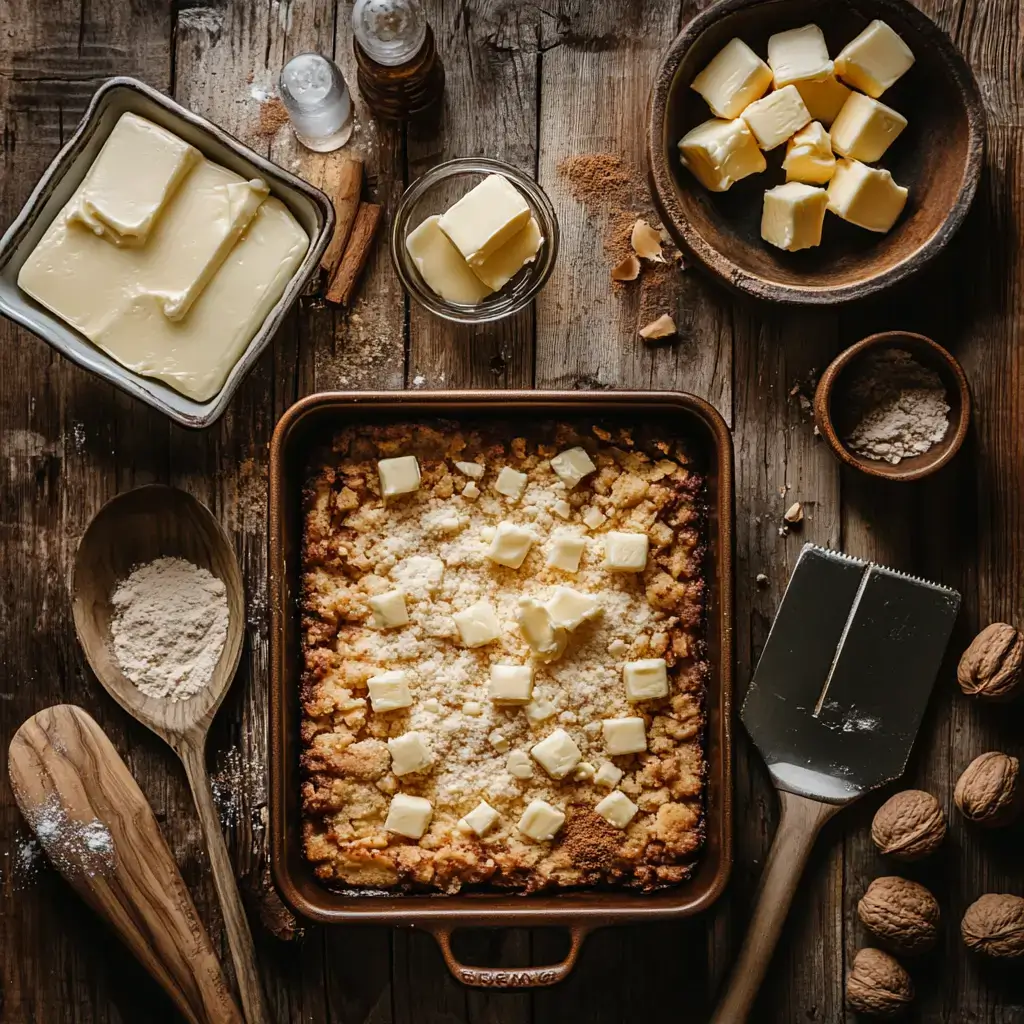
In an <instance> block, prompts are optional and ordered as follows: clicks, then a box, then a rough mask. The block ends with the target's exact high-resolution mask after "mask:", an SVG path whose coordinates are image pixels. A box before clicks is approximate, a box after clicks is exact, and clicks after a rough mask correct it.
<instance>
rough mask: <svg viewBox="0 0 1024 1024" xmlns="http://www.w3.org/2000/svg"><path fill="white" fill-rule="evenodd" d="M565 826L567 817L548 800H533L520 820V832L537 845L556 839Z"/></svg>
mask: <svg viewBox="0 0 1024 1024" xmlns="http://www.w3.org/2000/svg"><path fill="white" fill-rule="evenodd" d="M564 824H565V815H564V814H563V813H562V812H561V811H560V810H559V809H558V808H557V807H552V806H551V804H549V803H548V802H547V801H546V800H531V801H530V802H529V803H528V804H527V805H526V810H525V811H523V816H522V817H521V818H520V819H519V831H520V832H522V833H523V835H524V836H527V837H529V838H530V839H532V840H533V841H534V842H535V843H545V842H547V841H548V840H549V839H554V838H555V836H556V835H557V834H558V830H559V829H560V828H561V827H562V826H563V825H564Z"/></svg>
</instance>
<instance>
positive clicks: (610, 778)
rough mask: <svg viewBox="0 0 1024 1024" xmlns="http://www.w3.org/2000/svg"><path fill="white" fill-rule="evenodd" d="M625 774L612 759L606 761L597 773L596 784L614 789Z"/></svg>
mask: <svg viewBox="0 0 1024 1024" xmlns="http://www.w3.org/2000/svg"><path fill="white" fill-rule="evenodd" d="M625 774H626V773H625V772H624V771H623V770H622V769H621V768H616V767H615V765H613V764H612V763H611V761H605V762H604V764H602V765H601V767H600V768H598V769H597V774H596V775H595V776H594V785H595V786H604V787H605V789H614V788H615V787H616V786H617V785H618V784H619V780H620V779H621V778H622V776H623V775H625Z"/></svg>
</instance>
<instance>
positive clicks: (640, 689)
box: [622, 658, 668, 701]
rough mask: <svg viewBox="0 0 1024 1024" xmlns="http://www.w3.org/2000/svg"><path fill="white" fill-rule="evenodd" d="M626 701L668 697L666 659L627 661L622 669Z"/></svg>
mask: <svg viewBox="0 0 1024 1024" xmlns="http://www.w3.org/2000/svg"><path fill="white" fill-rule="evenodd" d="M622 678H623V681H624V682H625V684H626V700H628V701H637V700H656V699H657V698H658V697H667V696H668V667H667V666H666V664H665V659H664V658H642V659H641V660H640V661H627V662H626V664H625V665H623V667H622Z"/></svg>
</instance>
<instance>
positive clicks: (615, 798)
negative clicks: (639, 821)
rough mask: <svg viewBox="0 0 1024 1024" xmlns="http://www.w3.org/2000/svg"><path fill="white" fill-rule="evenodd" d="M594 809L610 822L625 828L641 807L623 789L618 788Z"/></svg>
mask: <svg viewBox="0 0 1024 1024" xmlns="http://www.w3.org/2000/svg"><path fill="white" fill-rule="evenodd" d="M594 810H595V811H597V813H598V814H600V815H601V817H602V818H604V820H605V821H607V822H608V823H609V824H611V825H614V826H615V827H616V828H625V827H626V826H627V825H628V824H629V823H630V822H631V821H632V820H633V818H634V817H635V816H636V812H637V811H638V810H640V808H639V807H637V805H636V804H635V803H633V801H632V800H630V799H629V797H628V796H626V794H625V793H623V792H622V790H621V789H616V790H614V791H613V792H611V793H609V794H608V795H607V796H606V797H605V798H604V799H603V800H602V801H600V803H598V804H597V805H596V806H595V807H594Z"/></svg>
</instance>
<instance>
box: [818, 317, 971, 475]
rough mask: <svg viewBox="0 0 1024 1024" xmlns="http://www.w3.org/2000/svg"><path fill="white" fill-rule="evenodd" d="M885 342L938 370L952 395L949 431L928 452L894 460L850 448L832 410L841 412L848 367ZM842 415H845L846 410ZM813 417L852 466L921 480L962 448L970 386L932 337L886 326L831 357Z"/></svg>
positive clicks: (830, 445)
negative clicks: (860, 453)
mask: <svg viewBox="0 0 1024 1024" xmlns="http://www.w3.org/2000/svg"><path fill="white" fill-rule="evenodd" d="M883 348H899V349H903V350H904V351H905V352H909V353H910V354H911V355H912V356H913V357H914V359H916V360H917V362H919V363H920V364H921V365H922V366H924V367H926V368H927V369H929V370H934V371H935V372H936V373H937V374H938V375H939V378H940V379H941V381H942V383H943V385H944V387H945V388H946V394H947V396H948V401H949V428H948V429H947V430H946V436H945V437H944V438H943V439H942V440H941V441H940V442H939V443H938V444H936V445H935V446H934V447H933V448H931V449H930V450H929V451H927V452H925V453H924V454H923V455H914V456H912V457H910V458H907V459H903V460H902V461H901V462H898V463H897V464H896V465H895V466H894V465H892V463H889V462H883V461H880V460H876V459H867V458H865V457H864V456H863V455H858V454H857V453H856V452H854V451H851V450H850V449H849V448H847V447H846V445H845V444H843V442H842V441H841V440H840V437H839V432H838V431H837V430H836V426H835V420H836V418H837V416H836V415H834V414H833V410H834V409H835V410H836V412H837V413H838V412H839V410H838V408H837V406H838V403H839V402H841V401H842V392H843V387H844V385H845V383H846V380H845V379H844V377H847V376H848V374H847V371H848V370H849V369H850V368H851V367H852V366H854V365H855V364H856V363H857V362H858V361H859V360H860V359H861V357H863V356H864V355H865V353H867V352H870V351H877V350H879V349H883ZM838 418H839V419H840V420H841V415H840V416H839V417H838ZM814 420H815V422H816V423H817V425H818V430H819V431H820V432H821V436H822V437H824V438H825V440H826V441H827V442H828V445H829V447H830V448H831V449H832V451H833V452H834V453H835V455H836V456H837V457H838V458H839V459H840V460H842V461H843V462H845V463H846V464H847V465H848V466H853V467H854V468H855V469H859V470H861V471H862V472H864V473H867V474H868V475H869V476H875V477H880V478H881V479H883V480H920V479H921V477H923V476H929V475H930V474H931V473H934V472H935V471H936V470H939V469H941V468H942V467H943V466H944V465H946V463H947V462H949V460H950V459H952V458H953V456H954V455H956V453H957V452H958V451H959V450H960V446H961V445H962V444H963V443H964V438H965V437H966V436H967V428H968V427H969V426H970V422H971V391H970V388H969V387H968V384H967V376H966V375H965V374H964V370H963V367H962V366H961V365H960V364H959V363H958V362H957V361H956V360H955V359H954V358H953V357H952V356H951V355H950V354H949V353H948V352H947V351H946V350H945V349H944V348H943V347H942V346H941V345H939V344H936V342H934V341H932V340H931V338H926V337H925V336H924V335H923V334H910V333H909V332H907V331H884V332H883V333H881V334H872V335H871V336H870V337H867V338H864V340H863V341H858V342H857V344H856V345H851V346H850V347H849V348H848V349H846V350H845V351H844V352H840V353H839V355H838V356H836V358H835V359H833V360H832V362H831V363H829V365H828V368H827V369H826V370H825V372H824V373H823V374H822V375H821V380H819V381H818V388H817V390H816V391H815V392H814Z"/></svg>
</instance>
